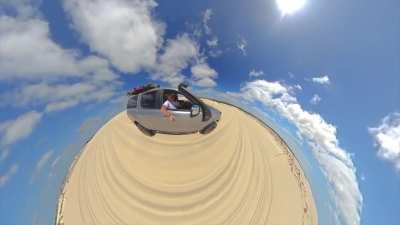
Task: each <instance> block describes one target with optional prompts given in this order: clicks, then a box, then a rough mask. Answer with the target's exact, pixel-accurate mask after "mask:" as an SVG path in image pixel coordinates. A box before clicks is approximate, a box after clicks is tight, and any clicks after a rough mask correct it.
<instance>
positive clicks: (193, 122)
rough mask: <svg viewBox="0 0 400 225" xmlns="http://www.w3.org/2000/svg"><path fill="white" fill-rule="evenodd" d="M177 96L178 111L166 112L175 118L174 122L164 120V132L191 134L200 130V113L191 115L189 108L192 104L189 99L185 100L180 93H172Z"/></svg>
mask: <svg viewBox="0 0 400 225" xmlns="http://www.w3.org/2000/svg"><path fill="white" fill-rule="evenodd" d="M174 92H175V94H176V95H177V96H178V100H179V102H180V103H181V105H180V106H179V107H178V109H175V110H171V109H170V110H168V111H169V112H170V113H172V115H173V116H174V117H175V121H169V120H168V119H167V118H165V120H166V122H167V123H166V127H165V128H164V129H165V130H168V131H169V132H172V133H191V132H196V131H198V130H199V129H200V127H201V124H202V121H201V120H202V114H201V111H200V112H199V113H198V114H197V115H192V114H191V106H192V105H193V104H194V103H193V102H191V101H190V100H189V99H187V98H186V97H185V96H184V95H182V94H181V93H180V92H177V91H174Z"/></svg>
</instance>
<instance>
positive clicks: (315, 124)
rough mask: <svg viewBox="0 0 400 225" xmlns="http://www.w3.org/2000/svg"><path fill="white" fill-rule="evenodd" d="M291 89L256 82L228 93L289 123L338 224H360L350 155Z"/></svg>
mask: <svg viewBox="0 0 400 225" xmlns="http://www.w3.org/2000/svg"><path fill="white" fill-rule="evenodd" d="M291 90H293V87H287V86H284V85H282V84H281V83H280V82H269V81H266V80H256V81H251V82H247V83H246V84H245V85H244V86H243V87H242V88H241V91H240V93H229V94H231V95H235V96H237V97H241V98H242V99H244V100H247V101H249V102H260V103H262V104H263V105H265V106H267V107H269V108H272V109H275V110H276V111H277V112H279V114H280V115H282V116H283V117H285V118H286V119H288V120H289V121H291V122H292V123H293V124H294V125H295V126H296V127H297V129H298V130H299V132H300V134H301V135H302V137H303V138H304V140H307V142H308V143H309V145H310V147H311V150H312V152H313V154H314V156H315V158H316V160H317V161H318V163H319V164H320V166H321V169H322V171H323V173H324V175H325V176H326V178H327V180H328V183H329V185H330V187H331V190H330V195H331V198H332V199H333V200H334V203H335V204H336V209H337V210H336V212H337V215H336V217H337V222H339V223H342V224H354V225H357V224H360V213H361V206H362V202H363V197H362V195H361V192H360V189H359V186H358V183H357V177H356V168H355V167H354V165H353V162H352V160H351V157H350V154H349V153H348V152H346V150H344V149H342V148H341V147H340V146H339V141H338V139H337V137H336V127H335V126H333V125H332V124H329V123H328V122H326V121H325V120H324V119H323V118H322V117H321V116H320V115H319V114H316V113H312V112H309V111H306V110H304V109H303V108H302V107H301V106H300V104H299V103H298V101H297V99H296V97H295V96H293V94H292V93H291Z"/></svg>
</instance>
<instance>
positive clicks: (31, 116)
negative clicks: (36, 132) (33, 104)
mask: <svg viewBox="0 0 400 225" xmlns="http://www.w3.org/2000/svg"><path fill="white" fill-rule="evenodd" d="M41 118H42V114H41V113H38V112H36V111H30V112H27V113H25V114H23V115H21V116H19V117H17V118H16V119H13V120H8V121H5V122H3V123H1V124H0V134H1V145H3V146H7V145H11V144H13V143H15V142H17V141H19V140H21V139H24V138H26V137H28V136H29V135H30V134H31V133H32V131H33V129H34V128H35V127H36V125H37V124H38V123H39V121H40V120H41Z"/></svg>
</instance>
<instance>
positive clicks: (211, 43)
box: [207, 37, 218, 48]
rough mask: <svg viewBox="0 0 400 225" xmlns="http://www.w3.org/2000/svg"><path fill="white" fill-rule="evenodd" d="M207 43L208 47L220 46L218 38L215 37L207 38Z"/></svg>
mask: <svg viewBox="0 0 400 225" xmlns="http://www.w3.org/2000/svg"><path fill="white" fill-rule="evenodd" d="M207 45H208V47H211V48H215V47H217V46H218V38H217V37H213V38H212V39H210V40H207Z"/></svg>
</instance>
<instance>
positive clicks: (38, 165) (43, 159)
mask: <svg viewBox="0 0 400 225" xmlns="http://www.w3.org/2000/svg"><path fill="white" fill-rule="evenodd" d="M53 153H54V152H53V151H51V150H50V151H48V152H45V153H44V154H43V155H42V157H40V159H39V161H38V162H37V163H36V171H40V170H42V168H43V167H44V166H45V165H46V164H47V162H48V161H49V160H50V158H51V157H52V156H53Z"/></svg>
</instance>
